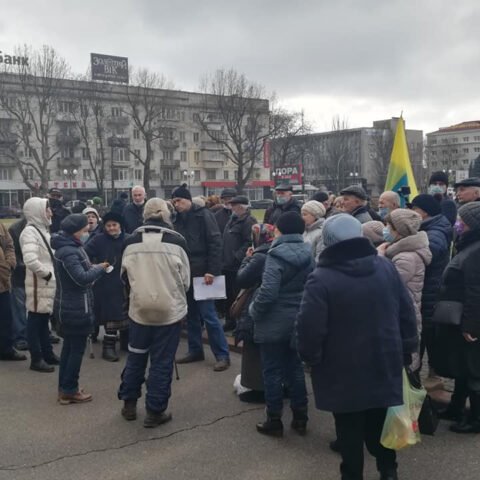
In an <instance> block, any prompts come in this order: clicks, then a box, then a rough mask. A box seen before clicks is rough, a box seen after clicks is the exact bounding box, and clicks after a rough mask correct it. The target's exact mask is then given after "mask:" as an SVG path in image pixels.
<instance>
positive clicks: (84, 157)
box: [82, 147, 89, 160]
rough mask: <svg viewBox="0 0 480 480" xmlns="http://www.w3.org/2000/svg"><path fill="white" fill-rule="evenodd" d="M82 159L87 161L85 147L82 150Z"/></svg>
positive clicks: (86, 149)
mask: <svg viewBox="0 0 480 480" xmlns="http://www.w3.org/2000/svg"><path fill="white" fill-rule="evenodd" d="M82 158H83V159H84V160H88V158H89V155H88V148H85V147H84V148H82Z"/></svg>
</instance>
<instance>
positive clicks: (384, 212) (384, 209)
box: [378, 207, 390, 220]
mask: <svg viewBox="0 0 480 480" xmlns="http://www.w3.org/2000/svg"><path fill="white" fill-rule="evenodd" d="M389 213H390V210H389V209H388V208H387V207H381V208H379V209H378V214H379V215H380V218H381V219H382V220H383V219H384V218H385V217H386V216H387V215H388V214H389Z"/></svg>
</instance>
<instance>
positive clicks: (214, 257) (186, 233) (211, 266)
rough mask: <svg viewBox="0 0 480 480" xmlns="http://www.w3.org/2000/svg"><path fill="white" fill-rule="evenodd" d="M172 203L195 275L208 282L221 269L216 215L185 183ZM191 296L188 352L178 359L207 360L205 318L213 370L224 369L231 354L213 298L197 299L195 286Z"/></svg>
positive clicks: (176, 190) (181, 360)
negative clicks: (197, 202) (195, 198)
mask: <svg viewBox="0 0 480 480" xmlns="http://www.w3.org/2000/svg"><path fill="white" fill-rule="evenodd" d="M172 203H173V205H174V207H175V210H176V211H177V216H176V217H175V221H174V227H175V230H176V231H177V232H178V233H180V234H181V235H182V236H183V237H184V238H185V240H186V241H187V247H188V250H189V255H188V257H189V261H190V270H191V275H192V277H194V278H195V277H203V278H204V281H205V283H206V284H207V285H211V284H212V283H213V279H214V278H215V277H216V276H218V275H220V273H221V271H222V238H221V235H220V230H219V229H218V225H217V222H216V220H215V217H214V215H213V214H212V212H210V211H209V210H208V209H207V208H205V207H200V206H198V205H195V204H193V203H192V196H191V194H190V192H189V190H188V189H187V187H186V185H182V186H180V187H178V188H176V189H175V190H174V191H173V193H172ZM187 300H188V316H187V323H188V354H187V355H186V356H185V357H184V358H181V359H180V360H178V362H177V363H191V362H199V361H202V360H204V358H205V357H204V353H203V344H202V321H203V322H204V323H205V327H206V329H207V332H208V340H209V342H210V348H211V349H212V352H213V354H214V355H215V358H216V360H217V361H216V363H215V366H214V371H216V372H221V371H223V370H226V369H227V368H228V367H229V366H230V355H229V350H228V344H227V340H226V339H225V334H224V333H223V329H222V325H221V323H220V320H219V318H218V315H217V312H216V310H215V302H214V301H213V300H204V301H198V302H197V301H196V300H194V298H193V288H190V290H189V291H188V294H187Z"/></svg>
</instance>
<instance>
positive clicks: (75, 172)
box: [63, 168, 78, 200]
mask: <svg viewBox="0 0 480 480" xmlns="http://www.w3.org/2000/svg"><path fill="white" fill-rule="evenodd" d="M63 175H64V176H65V177H66V178H68V180H69V183H70V197H71V198H70V200H73V188H72V181H73V179H74V178H75V177H76V176H77V175H78V170H77V169H76V168H74V169H73V170H67V169H65V170H64V171H63Z"/></svg>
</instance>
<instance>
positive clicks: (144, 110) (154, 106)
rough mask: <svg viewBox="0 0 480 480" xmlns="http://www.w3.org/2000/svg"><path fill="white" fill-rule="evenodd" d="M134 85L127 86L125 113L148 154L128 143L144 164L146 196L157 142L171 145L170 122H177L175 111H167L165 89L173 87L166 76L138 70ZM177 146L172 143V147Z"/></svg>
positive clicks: (134, 77) (133, 79) (131, 150)
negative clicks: (169, 141)
mask: <svg viewBox="0 0 480 480" xmlns="http://www.w3.org/2000/svg"><path fill="white" fill-rule="evenodd" d="M131 81H132V85H129V86H128V87H127V100H128V101H127V103H128V108H127V109H126V110H125V111H124V113H125V114H126V115H127V116H129V117H130V118H131V119H132V121H133V125H134V127H135V128H136V129H137V130H138V132H139V136H140V139H141V140H143V142H144V145H145V152H144V153H143V154H142V153H141V152H139V151H138V150H135V149H132V148H130V144H129V143H128V145H127V144H125V146H127V147H128V151H129V153H130V154H131V155H133V157H134V158H135V159H137V160H138V161H139V162H140V163H141V164H142V165H143V186H144V187H145V190H146V191H147V193H148V192H149V190H150V180H151V170H152V160H153V155H154V143H155V141H157V140H160V141H161V142H162V141H164V143H163V145H164V146H165V145H167V146H168V145H169V144H168V140H171V135H172V132H173V128H171V127H170V120H174V116H175V115H176V114H175V111H174V110H173V108H170V109H169V108H168V100H167V95H166V92H163V91H162V90H165V89H172V88H174V86H173V84H172V83H171V82H169V81H168V80H167V79H166V78H165V77H164V76H162V75H158V74H157V73H153V72H150V71H149V70H147V69H139V70H137V71H136V72H133V75H131ZM174 147H175V145H174V144H173V143H172V148H174Z"/></svg>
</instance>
